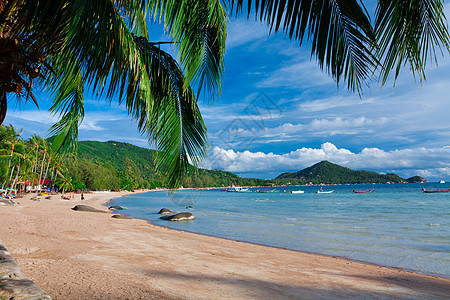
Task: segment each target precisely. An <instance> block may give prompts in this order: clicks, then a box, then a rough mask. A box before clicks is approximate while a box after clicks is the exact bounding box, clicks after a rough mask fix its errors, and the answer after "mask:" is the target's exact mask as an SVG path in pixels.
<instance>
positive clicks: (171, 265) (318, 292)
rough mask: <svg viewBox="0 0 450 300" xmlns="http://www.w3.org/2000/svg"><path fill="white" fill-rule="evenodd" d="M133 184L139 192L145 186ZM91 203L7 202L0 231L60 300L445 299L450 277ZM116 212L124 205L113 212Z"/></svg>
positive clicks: (97, 197) (27, 270) (98, 200)
mask: <svg viewBox="0 0 450 300" xmlns="http://www.w3.org/2000/svg"><path fill="white" fill-rule="evenodd" d="M147 191H149V190H144V191H136V192H137V193H138V192H147ZM129 194H131V193H130V192H109V193H90V194H85V198H86V200H85V201H81V200H80V199H79V195H76V198H75V199H74V200H63V199H61V198H60V197H59V196H52V198H51V199H43V197H41V200H40V201H32V200H30V199H31V197H32V195H27V196H26V197H24V198H22V199H18V201H19V202H20V203H21V204H20V205H17V206H11V207H8V206H1V207H0V214H1V215H2V218H0V228H1V231H0V237H1V240H2V241H3V242H4V243H5V244H6V246H7V247H8V250H9V251H10V253H11V254H12V255H13V256H14V257H15V258H16V259H17V260H18V261H19V263H20V266H21V269H22V272H23V273H24V274H26V275H27V276H28V277H29V278H30V279H32V280H33V281H34V282H35V283H36V284H37V285H38V286H39V287H40V288H42V289H43V290H44V291H45V292H46V293H47V294H49V295H51V296H52V297H56V298H58V299H139V298H142V299H248V298H254V299H274V298H302V299H317V298H321V299H335V298H349V297H357V298H372V299H380V298H423V299H426V298H434V299H436V298H437V299H439V298H442V299H445V298H446V297H447V296H448V294H449V293H450V279H449V278H446V277H439V276H436V275H426V274H420V273H413V272H410V271H409V270H401V269H396V268H390V267H382V266H378V265H374V264H371V263H365V262H358V261H354V260H351V259H347V258H340V257H335V256H326V255H321V254H314V253H307V252H301V251H296V250H287V249H283V248H275V247H269V246H265V245H258V244H251V243H246V242H239V241H233V240H228V239H224V238H220V237H214V236H207V235H201V234H198V233H192V232H188V231H180V230H175V229H170V228H167V227H160V226H156V225H153V224H151V223H149V222H148V221H145V220H140V219H130V220H121V219H113V218H111V214H109V213H107V214H102V213H91V212H77V211H73V210H71V209H70V208H71V207H73V206H75V205H77V204H86V205H90V206H93V207H95V208H98V209H102V210H104V211H107V208H105V205H108V203H109V202H110V201H111V200H113V199H115V198H119V197H122V196H125V195H129ZM117 213H120V211H119V212H117Z"/></svg>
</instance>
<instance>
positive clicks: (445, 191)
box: [422, 189, 450, 193]
mask: <svg viewBox="0 0 450 300" xmlns="http://www.w3.org/2000/svg"><path fill="white" fill-rule="evenodd" d="M422 191H423V192H424V193H448V192H450V189H444V190H426V189H422Z"/></svg>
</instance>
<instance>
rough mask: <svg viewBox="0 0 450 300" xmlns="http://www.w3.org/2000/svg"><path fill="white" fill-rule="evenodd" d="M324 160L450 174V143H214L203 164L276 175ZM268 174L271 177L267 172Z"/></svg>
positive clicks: (383, 169) (366, 167) (370, 167)
mask: <svg viewBox="0 0 450 300" xmlns="http://www.w3.org/2000/svg"><path fill="white" fill-rule="evenodd" d="M322 160H328V161H330V162H333V163H336V164H339V165H342V166H345V167H348V168H351V169H354V170H373V171H378V172H395V173H397V174H398V175H400V176H404V177H409V176H413V175H417V174H419V175H422V176H425V177H439V176H443V177H448V176H450V146H444V147H440V148H423V147H422V148H417V149H399V150H393V151H385V150H382V149H379V148H364V149H363V150H361V152H359V153H354V152H352V151H350V150H348V149H345V148H338V147H336V145H334V144H332V143H329V142H327V143H323V144H322V145H321V147H320V148H308V147H302V148H299V149H297V150H295V151H291V152H289V153H285V154H274V153H273V152H269V153H263V152H250V151H242V152H239V151H234V150H232V149H228V150H226V149H223V148H219V147H214V148H213V149H211V151H210V154H209V156H208V158H207V160H206V161H205V162H204V163H203V164H202V167H204V168H207V169H222V170H226V171H230V172H233V173H237V174H242V173H244V174H257V173H259V174H275V175H274V176H276V175H278V174H280V173H282V172H287V171H291V172H292V171H298V170H301V169H304V168H306V167H308V166H311V165H313V164H315V163H317V162H320V161H322ZM272 176H273V175H272ZM266 178H271V177H270V176H266Z"/></svg>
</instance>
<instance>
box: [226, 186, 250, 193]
mask: <svg viewBox="0 0 450 300" xmlns="http://www.w3.org/2000/svg"><path fill="white" fill-rule="evenodd" d="M227 192H229V193H242V192H248V188H245V187H242V186H232V187H230V188H229V189H227Z"/></svg>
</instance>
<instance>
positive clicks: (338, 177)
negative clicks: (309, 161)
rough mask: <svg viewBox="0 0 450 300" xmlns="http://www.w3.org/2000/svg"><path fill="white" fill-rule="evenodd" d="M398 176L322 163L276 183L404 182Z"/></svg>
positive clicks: (282, 177)
mask: <svg viewBox="0 0 450 300" xmlns="http://www.w3.org/2000/svg"><path fill="white" fill-rule="evenodd" d="M403 181H404V179H403V178H401V177H399V176H397V175H396V174H385V175H383V174H379V173H376V172H370V171H353V170H351V169H349V168H345V167H341V166H339V165H337V164H333V163H330V162H328V161H322V162H320V163H317V164H315V165H313V166H311V167H308V168H306V169H303V170H301V171H298V172H296V173H283V174H281V175H279V176H278V177H277V178H275V182H277V183H283V184H286V183H288V182H290V183H291V184H307V183H310V182H312V183H314V184H320V183H324V184H345V183H386V182H403Z"/></svg>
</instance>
